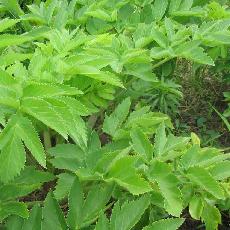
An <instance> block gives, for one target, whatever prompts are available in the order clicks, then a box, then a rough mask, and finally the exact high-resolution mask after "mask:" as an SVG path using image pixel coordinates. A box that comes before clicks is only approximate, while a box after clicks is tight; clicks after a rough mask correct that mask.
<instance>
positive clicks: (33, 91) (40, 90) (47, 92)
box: [23, 83, 83, 98]
mask: <svg viewBox="0 0 230 230" xmlns="http://www.w3.org/2000/svg"><path fill="white" fill-rule="evenodd" d="M78 94H83V92H82V91H81V90H79V89H77V88H75V87H71V86H68V85H58V84H55V85H54V84H53V85H51V84H44V83H29V84H28V85H27V86H26V87H24V89H23V97H40V98H43V97H55V96H64V95H78Z"/></svg>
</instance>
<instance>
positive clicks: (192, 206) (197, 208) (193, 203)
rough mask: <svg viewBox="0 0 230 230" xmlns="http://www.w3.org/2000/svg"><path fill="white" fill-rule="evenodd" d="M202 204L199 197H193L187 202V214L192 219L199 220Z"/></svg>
mask: <svg viewBox="0 0 230 230" xmlns="http://www.w3.org/2000/svg"><path fill="white" fill-rule="evenodd" d="M203 208H204V203H203V200H202V198H201V197H199V196H196V195H194V196H193V197H192V199H191V200H190V202H189V213H190V215H191V217H192V218H193V219H196V220H199V219H200V217H201V214H202V212H203Z"/></svg>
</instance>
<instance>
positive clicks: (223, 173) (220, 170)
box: [208, 161, 230, 180]
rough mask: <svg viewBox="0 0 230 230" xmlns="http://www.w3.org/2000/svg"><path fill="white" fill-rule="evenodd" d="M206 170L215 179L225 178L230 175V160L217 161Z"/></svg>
mask: <svg viewBox="0 0 230 230" xmlns="http://www.w3.org/2000/svg"><path fill="white" fill-rule="evenodd" d="M208 171H209V173H210V174H211V175H212V176H213V178H215V179H216V180H225V179H227V178H229V177H230V161H225V162H220V163H217V164H215V165H214V166H212V167H210V168H209V169H208Z"/></svg>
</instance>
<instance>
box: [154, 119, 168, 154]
mask: <svg viewBox="0 0 230 230" xmlns="http://www.w3.org/2000/svg"><path fill="white" fill-rule="evenodd" d="M154 141H155V144H154V154H155V156H160V155H161V154H163V153H164V147H165V144H166V142H167V137H166V133H165V124H164V123H163V122H162V123H161V125H160V126H159V128H158V129H157V131H156V135H155V140H154Z"/></svg>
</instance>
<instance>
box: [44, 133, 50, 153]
mask: <svg viewBox="0 0 230 230" xmlns="http://www.w3.org/2000/svg"><path fill="white" fill-rule="evenodd" d="M43 138H44V146H45V150H48V149H49V148H51V147H52V144H51V137H50V132H49V130H45V131H44V132H43Z"/></svg>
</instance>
